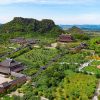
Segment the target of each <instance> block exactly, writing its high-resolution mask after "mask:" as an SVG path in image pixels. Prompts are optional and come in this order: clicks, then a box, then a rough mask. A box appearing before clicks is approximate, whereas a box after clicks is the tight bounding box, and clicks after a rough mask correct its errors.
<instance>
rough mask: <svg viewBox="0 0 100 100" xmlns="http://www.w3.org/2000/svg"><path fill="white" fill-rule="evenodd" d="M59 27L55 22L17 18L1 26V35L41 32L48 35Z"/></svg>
mask: <svg viewBox="0 0 100 100" xmlns="http://www.w3.org/2000/svg"><path fill="white" fill-rule="evenodd" d="M55 27H58V26H56V25H55V23H54V21H53V20H50V19H43V20H41V21H39V20H36V19H32V18H22V17H15V18H14V19H13V20H12V21H10V22H8V23H6V24H3V25H2V26H0V33H13V32H39V33H46V32H48V31H50V30H52V29H53V28H55Z"/></svg>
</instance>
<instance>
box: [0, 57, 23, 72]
mask: <svg viewBox="0 0 100 100" xmlns="http://www.w3.org/2000/svg"><path fill="white" fill-rule="evenodd" d="M23 69H24V67H23V65H22V64H21V63H20V62H17V61H15V60H13V59H6V60H4V61H3V62H0V73H4V74H11V72H19V71H21V70H23Z"/></svg>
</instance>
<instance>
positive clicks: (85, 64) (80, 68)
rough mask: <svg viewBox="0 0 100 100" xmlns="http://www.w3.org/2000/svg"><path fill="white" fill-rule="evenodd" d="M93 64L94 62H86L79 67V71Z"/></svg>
mask: <svg viewBox="0 0 100 100" xmlns="http://www.w3.org/2000/svg"><path fill="white" fill-rule="evenodd" d="M92 62H93V60H90V61H88V62H85V63H84V64H81V66H80V67H79V69H78V70H79V71H82V69H83V68H85V67H87V66H89V65H90V64H91V63H92Z"/></svg>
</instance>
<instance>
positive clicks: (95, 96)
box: [92, 80, 100, 100]
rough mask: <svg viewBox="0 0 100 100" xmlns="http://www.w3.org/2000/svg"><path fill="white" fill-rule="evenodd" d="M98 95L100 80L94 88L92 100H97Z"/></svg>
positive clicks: (99, 93)
mask: <svg viewBox="0 0 100 100" xmlns="http://www.w3.org/2000/svg"><path fill="white" fill-rule="evenodd" d="M99 95H100V80H99V83H98V86H97V88H96V92H95V94H94V97H93V99H92V100H98V96H99Z"/></svg>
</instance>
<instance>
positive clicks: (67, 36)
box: [58, 34, 74, 42]
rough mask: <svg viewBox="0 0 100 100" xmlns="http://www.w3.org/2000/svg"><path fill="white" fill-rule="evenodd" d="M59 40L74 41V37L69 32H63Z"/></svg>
mask: <svg viewBox="0 0 100 100" xmlns="http://www.w3.org/2000/svg"><path fill="white" fill-rule="evenodd" d="M58 40H59V42H72V41H73V40H74V39H73V37H72V36H71V35H69V34H61V35H60V36H59V39H58Z"/></svg>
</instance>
